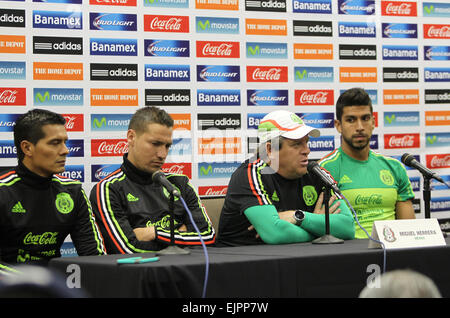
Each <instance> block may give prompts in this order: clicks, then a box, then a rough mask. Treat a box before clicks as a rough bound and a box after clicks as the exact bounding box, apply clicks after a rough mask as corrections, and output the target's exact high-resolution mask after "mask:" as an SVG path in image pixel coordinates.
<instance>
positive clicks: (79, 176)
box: [58, 165, 84, 182]
mask: <svg viewBox="0 0 450 318" xmlns="http://www.w3.org/2000/svg"><path fill="white" fill-rule="evenodd" d="M58 175H60V176H62V177H64V178H69V179H73V180H77V181H80V182H84V166H83V165H66V166H65V170H64V172H61V173H58Z"/></svg>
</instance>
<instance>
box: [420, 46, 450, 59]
mask: <svg viewBox="0 0 450 318" xmlns="http://www.w3.org/2000/svg"><path fill="white" fill-rule="evenodd" d="M423 50H424V52H423V56H424V59H425V61H449V60H450V46H427V45H426V46H424V47H423Z"/></svg>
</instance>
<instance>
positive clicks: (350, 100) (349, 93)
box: [336, 87, 373, 120]
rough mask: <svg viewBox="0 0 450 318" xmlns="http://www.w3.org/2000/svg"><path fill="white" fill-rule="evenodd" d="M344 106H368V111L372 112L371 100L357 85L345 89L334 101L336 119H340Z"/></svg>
mask: <svg viewBox="0 0 450 318" xmlns="http://www.w3.org/2000/svg"><path fill="white" fill-rule="evenodd" d="M346 106H370V112H371V113H372V112H373V108H372V100H371V99H370V96H369V94H367V92H366V91H365V90H364V89H363V88H359V87H354V88H350V89H348V90H346V91H345V92H343V93H342V94H341V96H339V98H338V100H337V102H336V119H337V120H341V119H342V114H343V112H344V107H346Z"/></svg>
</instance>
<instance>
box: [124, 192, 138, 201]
mask: <svg viewBox="0 0 450 318" xmlns="http://www.w3.org/2000/svg"><path fill="white" fill-rule="evenodd" d="M127 200H128V201H129V202H136V201H139V198H136V197H135V196H134V195H132V194H131V193H128V195H127Z"/></svg>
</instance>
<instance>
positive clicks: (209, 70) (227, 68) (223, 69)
mask: <svg viewBox="0 0 450 318" xmlns="http://www.w3.org/2000/svg"><path fill="white" fill-rule="evenodd" d="M197 81H198V82H240V81H241V76H240V68H239V66H234V65H197Z"/></svg>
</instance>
